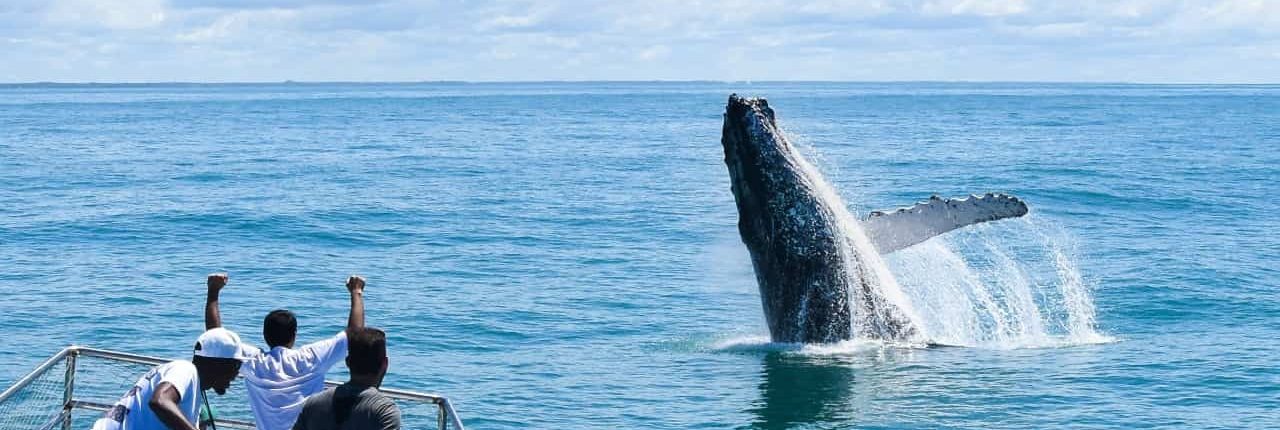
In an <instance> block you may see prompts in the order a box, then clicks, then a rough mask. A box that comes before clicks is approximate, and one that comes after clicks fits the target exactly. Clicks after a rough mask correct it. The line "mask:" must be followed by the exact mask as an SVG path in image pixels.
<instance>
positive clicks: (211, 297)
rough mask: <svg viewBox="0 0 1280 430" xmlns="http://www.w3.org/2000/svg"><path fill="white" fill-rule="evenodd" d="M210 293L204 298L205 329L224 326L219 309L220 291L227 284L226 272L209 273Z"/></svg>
mask: <svg viewBox="0 0 1280 430" xmlns="http://www.w3.org/2000/svg"><path fill="white" fill-rule="evenodd" d="M208 284H209V294H208V295H207V296H205V299H204V329H205V330H210V329H215V328H218V327H222V313H220V312H219V311H218V293H220V292H221V291H222V287H225V286H227V274H226V273H211V274H209V281H208Z"/></svg>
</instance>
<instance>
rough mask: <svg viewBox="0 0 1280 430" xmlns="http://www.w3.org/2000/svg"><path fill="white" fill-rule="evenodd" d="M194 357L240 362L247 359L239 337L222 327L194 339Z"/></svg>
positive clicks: (247, 356)
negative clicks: (229, 359)
mask: <svg viewBox="0 0 1280 430" xmlns="http://www.w3.org/2000/svg"><path fill="white" fill-rule="evenodd" d="M195 355H197V356H200V357H209V358H234V359H236V360H240V361H244V360H245V359H247V358H249V355H248V354H247V351H245V347H244V346H243V345H242V344H241V343H240V335H238V334H236V332H234V331H231V330H227V329H225V328H222V327H218V328H214V329H210V330H209V331H206V332H204V333H203V334H201V335H200V337H199V338H197V339H196V346H195Z"/></svg>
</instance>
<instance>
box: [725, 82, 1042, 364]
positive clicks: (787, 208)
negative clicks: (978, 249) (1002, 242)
mask: <svg viewBox="0 0 1280 430" xmlns="http://www.w3.org/2000/svg"><path fill="white" fill-rule="evenodd" d="M720 142H721V144H722V145H724V161H725V165H726V166H727V167H728V169H729V179H730V183H731V188H732V191H733V196H734V200H735V201H736V202H737V206H738V233H739V234H740V235H741V236H742V242H743V243H744V244H745V245H746V246H747V250H748V251H749V252H750V254H751V264H752V266H753V268H754V269H755V274H756V282H757V284H759V287H760V301H761V304H762V305H763V308H764V314H765V321H766V323H767V324H768V326H769V334H770V337H771V338H772V340H773V341H774V342H788V343H832V342H839V341H843V340H848V339H852V338H854V337H866V338H876V339H883V340H889V341H903V342H919V341H927V339H924V338H923V337H922V336H924V334H923V333H921V329H920V328H919V327H917V326H916V323H915V322H914V321H916V320H917V319H916V318H913V317H912V315H913V314H912V311H911V309H910V303H909V302H907V300H906V299H905V297H903V296H902V294H901V291H900V290H899V289H898V287H897V284H896V281H895V280H894V279H893V275H892V274H891V273H889V272H888V269H887V268H886V266H885V265H884V263H883V261H882V260H881V254H887V253H891V252H893V251H897V250H900V249H903V248H906V247H909V246H911V245H914V244H917V243H920V242H923V241H925V240H928V239H929V238H931V237H933V236H936V235H939V234H942V233H946V232H948V231H951V230H954V229H957V228H960V227H964V226H967V225H971V224H976V223H981V222H987V221H994V220H998V219H1003V218H1010V217H1018V216H1022V215H1025V214H1026V213H1027V205H1026V204H1025V203H1023V202H1022V201H1021V200H1019V199H1018V198H1016V197H1012V196H1008V195H1003V194H985V195H983V196H973V195H971V196H969V197H967V198H961V199H943V198H941V197H937V196H934V197H931V198H930V199H929V200H928V201H925V202H921V203H918V204H916V205H914V206H911V207H906V208H902V209H898V210H894V211H875V212H872V213H870V214H869V215H868V216H867V217H866V218H864V219H857V218H854V217H853V215H852V214H851V213H850V212H849V210H848V209H847V208H845V207H844V204H843V203H842V202H841V200H840V198H839V196H838V194H836V193H835V192H834V190H833V189H832V188H831V186H830V185H829V184H827V182H826V180H825V179H824V178H823V177H822V175H821V174H819V173H818V171H817V169H815V168H814V167H813V166H812V165H811V164H809V162H808V161H807V160H805V159H804V157H803V156H801V154H800V153H799V152H798V151H797V150H796V149H795V148H794V147H793V146H792V145H791V144H790V142H788V141H787V139H786V137H785V135H784V134H783V133H782V132H781V131H780V130H779V129H778V125H777V123H776V120H775V118H774V112H773V109H771V108H770V107H769V103H768V102H767V101H766V100H765V99H762V98H742V97H739V96H738V95H737V94H733V95H730V96H729V103H728V106H727V107H726V108H725V114H724V129H723V131H722V135H721V139H720Z"/></svg>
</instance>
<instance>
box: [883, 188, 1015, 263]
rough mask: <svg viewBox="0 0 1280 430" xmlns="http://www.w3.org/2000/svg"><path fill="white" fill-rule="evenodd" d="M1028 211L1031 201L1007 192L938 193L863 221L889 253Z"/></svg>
mask: <svg viewBox="0 0 1280 430" xmlns="http://www.w3.org/2000/svg"><path fill="white" fill-rule="evenodd" d="M1026 214H1027V204H1026V203H1023V201H1022V200H1020V199H1018V198H1017V197H1014V196H1010V195H1007V194H991V193H987V194H986V195H982V196H975V195H970V196H969V197H966V198H959V199H943V198H941V197H938V196H936V195H935V196H933V197H930V198H929V200H928V201H924V202H920V203H917V204H916V205H915V206H911V207H906V208H901V209H897V210H894V211H890V212H885V211H875V212H872V213H871V215H870V216H868V217H867V218H866V219H864V220H862V224H863V227H864V228H865V229H866V231H867V236H868V237H870V239H871V243H873V244H875V246H876V249H877V250H879V251H880V253H881V254H888V253H890V252H894V251H897V250H899V249H903V248H906V247H908V246H911V245H915V244H917V243H920V242H924V241H926V240H929V238H931V237H934V236H937V235H940V234H942V233H946V232H948V231H951V230H955V229H957V228H960V227H964V226H967V225H973V224H978V223H982V222H987V221H995V220H998V219H1004V218H1013V217H1020V216H1023V215H1026Z"/></svg>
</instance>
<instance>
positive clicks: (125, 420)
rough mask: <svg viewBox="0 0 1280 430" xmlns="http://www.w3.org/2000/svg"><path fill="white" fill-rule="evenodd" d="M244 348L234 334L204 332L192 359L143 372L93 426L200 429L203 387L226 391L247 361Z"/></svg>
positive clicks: (96, 428) (135, 429)
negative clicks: (242, 361)
mask: <svg viewBox="0 0 1280 430" xmlns="http://www.w3.org/2000/svg"><path fill="white" fill-rule="evenodd" d="M241 351H242V350H241V345H240V336H238V335H236V334H235V333H234V332H232V331H230V330H227V329H223V328H216V329H213V330H209V331H206V332H204V334H201V335H200V338H199V339H196V346H195V351H194V352H193V354H192V357H191V361H186V360H176V361H170V362H168V363H165V364H162V365H159V366H156V368H154V369H151V371H150V372H147V373H146V374H145V375H142V378H139V379H138V382H137V383H135V384H134V385H133V388H130V389H129V392H128V393H125V395H124V397H121V398H120V400H119V401H117V402H116V404H115V405H114V406H112V407H111V409H110V410H108V411H107V413H106V416H103V417H102V418H99V419H98V421H95V422H94V423H93V430H197V429H196V425H197V424H198V421H197V420H199V419H200V405H201V404H202V403H207V400H203V399H204V396H205V393H204V390H207V389H210V388H212V389H213V391H214V392H216V393H218V395H222V394H226V392H227V387H230V386H231V381H232V380H235V378H236V373H237V372H239V370H240V364H241V360H242V359H244V356H243V355H242V353H241Z"/></svg>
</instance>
